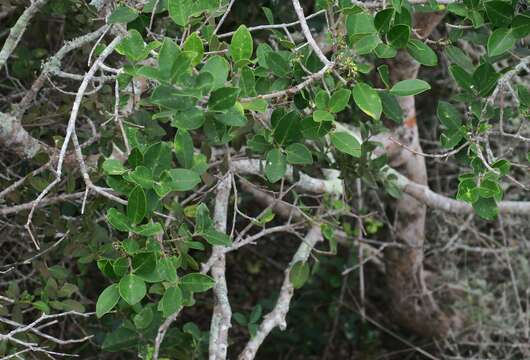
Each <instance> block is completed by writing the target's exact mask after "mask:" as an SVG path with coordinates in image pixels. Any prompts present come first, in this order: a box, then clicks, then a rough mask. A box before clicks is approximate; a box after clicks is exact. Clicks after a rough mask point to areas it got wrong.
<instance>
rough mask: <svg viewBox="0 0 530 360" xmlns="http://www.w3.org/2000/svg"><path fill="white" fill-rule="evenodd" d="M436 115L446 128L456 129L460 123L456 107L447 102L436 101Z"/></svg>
mask: <svg viewBox="0 0 530 360" xmlns="http://www.w3.org/2000/svg"><path fill="white" fill-rule="evenodd" d="M436 115H437V116H438V119H439V120H440V122H441V123H442V124H444V126H445V127H446V128H448V129H457V128H459V127H460V125H461V124H462V120H461V119H460V114H459V113H458V110H456V108H455V107H454V106H453V105H451V104H449V103H448V102H445V101H439V102H438V108H437V110H436Z"/></svg>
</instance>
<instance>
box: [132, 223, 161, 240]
mask: <svg viewBox="0 0 530 360" xmlns="http://www.w3.org/2000/svg"><path fill="white" fill-rule="evenodd" d="M132 231H133V232H134V233H135V234H138V235H142V236H147V237H149V236H154V235H157V234H160V233H161V232H162V231H164V229H163V228H162V225H161V224H160V223H148V224H144V225H141V226H137V227H135V228H134V229H133V230H132Z"/></svg>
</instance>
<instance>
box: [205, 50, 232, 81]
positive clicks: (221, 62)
mask: <svg viewBox="0 0 530 360" xmlns="http://www.w3.org/2000/svg"><path fill="white" fill-rule="evenodd" d="M229 71H230V66H229V65H228V61H226V59H225V58H223V57H221V56H219V55H215V56H212V57H211V58H210V59H208V61H207V62H206V64H204V66H203V67H202V69H201V73H203V72H208V73H210V74H211V75H212V76H213V89H218V88H220V87H222V86H224V85H225V82H226V80H227V79H228V72H229Z"/></svg>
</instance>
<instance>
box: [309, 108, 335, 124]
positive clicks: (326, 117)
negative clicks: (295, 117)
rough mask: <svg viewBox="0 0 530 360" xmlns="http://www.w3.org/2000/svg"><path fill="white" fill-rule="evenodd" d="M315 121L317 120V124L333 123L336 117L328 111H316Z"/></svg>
mask: <svg viewBox="0 0 530 360" xmlns="http://www.w3.org/2000/svg"><path fill="white" fill-rule="evenodd" d="M313 120H315V121H316V122H322V121H333V120H335V117H334V116H333V115H332V114H330V113H329V112H327V111H324V110H315V112H314V113H313Z"/></svg>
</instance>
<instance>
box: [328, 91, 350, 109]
mask: <svg viewBox="0 0 530 360" xmlns="http://www.w3.org/2000/svg"><path fill="white" fill-rule="evenodd" d="M349 101H350V92H349V91H348V90H347V89H339V90H337V91H335V92H334V93H333V95H331V98H330V99H329V111H331V112H332V113H338V112H341V111H342V110H344V109H345V108H346V106H348V102H349Z"/></svg>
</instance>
